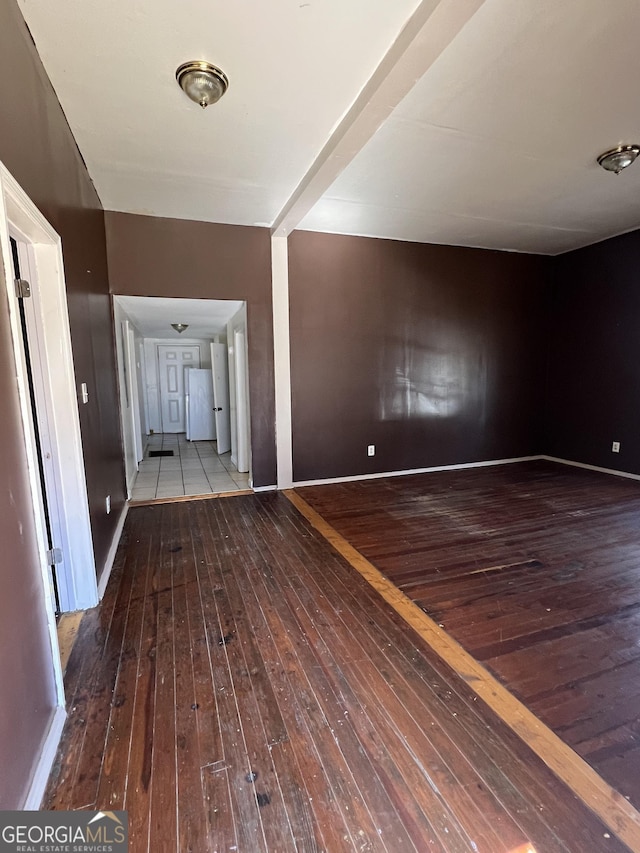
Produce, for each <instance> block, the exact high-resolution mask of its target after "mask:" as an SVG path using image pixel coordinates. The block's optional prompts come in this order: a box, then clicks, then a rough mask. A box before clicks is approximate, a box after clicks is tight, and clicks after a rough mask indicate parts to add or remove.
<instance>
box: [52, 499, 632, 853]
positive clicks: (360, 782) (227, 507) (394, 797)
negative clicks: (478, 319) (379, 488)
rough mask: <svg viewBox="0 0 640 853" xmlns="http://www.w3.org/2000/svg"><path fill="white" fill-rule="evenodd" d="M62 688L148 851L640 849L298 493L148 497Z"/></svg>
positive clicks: (89, 796) (78, 787)
mask: <svg viewBox="0 0 640 853" xmlns="http://www.w3.org/2000/svg"><path fill="white" fill-rule="evenodd" d="M65 683H66V690H67V697H68V710H69V719H68V722H67V726H66V729H65V733H64V736H63V743H62V746H61V749H60V752H59V755H58V759H57V762H56V767H55V769H54V772H53V774H52V777H51V780H50V784H49V787H48V792H47V796H46V802H45V803H44V807H45V808H57V809H62V808H81V807H95V808H101V809H121V808H123V809H126V810H128V812H129V821H130V832H131V850H132V851H133V853H141V851H154V853H156V851H159V852H160V853H164V851H177V853H185V851H193V853H204V852H205V851H227V850H238V851H251V853H253V851H276V852H277V853H286V851H296V850H298V851H328V853H334V851H343V850H345V851H349V850H350V851H356V850H357V851H366V850H375V851H378V850H380V851H384V850H386V851H389V853H395V851H401V850H413V851H424V850H440V851H444V853H451V851H454V853H455V851H486V852H487V853H501V851H504V853H507V851H509V853H511V851H515V850H516V849H519V848H520V847H521V846H522V845H525V846H524V847H523V848H522V849H523V850H527V849H529V845H533V847H534V848H535V850H536V851H537V853H555V851H576V853H578V851H579V853H584V851H587V850H588V851H600V850H603V851H604V850H606V851H620V850H626V849H628V848H627V847H625V845H624V844H622V843H621V842H620V841H619V840H618V839H617V838H616V837H615V833H614V831H613V830H612V829H611V828H610V827H608V826H607V825H606V824H604V823H602V822H601V821H600V820H599V819H598V818H596V817H595V815H594V814H593V813H592V812H591V811H590V810H589V809H587V808H586V807H585V806H584V805H583V804H582V803H581V802H580V801H579V800H578V799H577V798H576V797H575V796H574V795H573V793H572V792H571V791H570V790H569V789H568V788H567V787H566V786H565V785H564V784H562V783H561V782H560V781H559V780H558V779H557V778H556V777H555V776H554V774H553V773H551V771H550V770H549V769H548V768H547V767H546V766H545V765H544V764H543V763H542V762H541V761H540V760H539V759H538V758H537V757H536V756H535V755H534V754H533V753H532V752H531V751H530V750H529V748H528V747H527V746H525V745H524V744H523V742H522V741H521V740H520V739H519V738H518V737H517V736H516V735H515V734H514V732H513V731H511V730H510V729H509V727H508V726H506V725H505V724H504V723H503V722H502V721H501V720H500V719H498V718H497V717H496V716H495V714H494V713H493V712H492V711H491V710H490V709H489V708H488V707H487V706H486V705H485V703H484V702H483V701H482V700H481V699H479V698H478V696H477V695H476V694H475V693H474V692H473V690H472V689H471V688H470V686H469V685H468V684H467V683H466V682H465V681H464V680H463V679H461V678H459V677H458V676H456V675H455V673H454V672H453V671H452V670H451V669H450V667H449V666H448V665H447V664H446V663H444V661H443V660H442V659H441V658H440V657H438V655H437V654H435V652H434V651H433V650H432V649H431V648H430V647H429V645H427V644H426V643H425V642H424V641H423V640H422V639H421V638H420V637H419V636H417V635H416V634H415V633H414V632H413V631H412V630H411V628H410V627H409V626H408V625H407V624H406V623H405V622H404V620H403V619H402V618H401V617H400V616H399V614H398V613H397V612H396V611H395V610H393V608H391V607H390V606H389V605H388V604H387V603H386V602H385V601H384V600H383V599H382V598H381V597H380V596H379V595H378V594H377V592H376V591H375V590H374V589H373V588H372V587H371V586H370V585H369V584H367V583H366V581H365V580H364V579H363V578H362V577H361V576H360V575H359V574H358V573H356V572H355V571H354V570H353V569H352V568H351V566H350V565H349V564H348V563H347V562H346V561H345V560H344V559H343V558H342V557H340V556H339V555H338V554H337V553H336V552H335V551H334V550H333V549H332V548H331V546H330V545H329V544H328V543H327V542H326V541H325V540H324V539H323V538H322V537H321V536H320V535H319V534H318V533H317V532H316V531H315V530H313V529H312V528H311V526H310V525H309V524H308V522H307V521H306V520H305V519H304V518H303V517H302V516H301V515H300V514H299V513H298V512H297V510H296V509H295V508H294V507H293V506H292V505H291V504H290V503H289V501H287V499H286V498H285V497H284V496H283V495H281V494H276V493H271V494H264V495H253V496H239V497H232V498H227V499H224V500H217V501H202V502H188V503H178V504H166V505H162V506H151V507H139V508H135V509H132V510H131V511H130V513H129V517H128V519H127V524H126V528H125V536H124V540H123V543H122V545H121V547H120V550H119V552H118V557H117V561H116V567H115V569H114V574H113V577H112V579H111V581H110V584H109V588H108V591H107V595H106V596H105V599H104V601H103V603H102V605H101V606H100V607H98V608H96V609H94V610H92V611H88V612H87V614H86V615H85V617H84V618H83V620H82V622H81V624H80V628H79V632H78V639H77V641H76V643H75V645H74V647H73V650H72V653H71V657H70V659H69V663H68V667H67V673H66V678H65Z"/></svg>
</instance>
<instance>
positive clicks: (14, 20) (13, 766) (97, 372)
mask: <svg viewBox="0 0 640 853" xmlns="http://www.w3.org/2000/svg"><path fill="white" fill-rule="evenodd" d="M0 40H1V49H0V117H1V118H0V160H1V161H2V162H3V163H4V165H5V166H6V167H7V168H8V169H9V171H10V172H11V173H12V174H13V176H14V178H15V179H16V180H17V181H18V182H19V183H20V184H21V186H22V187H23V189H24V190H25V191H26V192H27V194H28V195H29V196H30V198H31V199H32V201H33V202H34V203H35V204H36V205H37V206H38V207H39V209H40V210H41V211H42V213H43V214H44V215H45V217H46V218H47V219H48V220H49V222H50V223H51V224H52V225H53V227H54V228H55V229H56V230H57V232H58V233H59V234H60V236H61V237H62V244H63V252H64V262H65V274H66V281H67V288H68V298H69V314H70V322H71V333H72V339H73V350H74V359H75V365H76V375H77V378H78V380H79V381H86V382H87V383H88V385H89V391H90V395H91V399H90V403H89V404H88V405H86V406H83V407H81V412H80V415H81V424H82V438H83V448H84V456H85V465H86V469H87V481H88V491H89V499H90V511H91V522H92V530H93V539H94V549H95V553H96V562H97V565H98V567H102V566H103V565H104V563H105V560H106V558H107V553H108V550H109V547H110V544H111V540H112V537H113V534H114V530H115V524H116V522H117V518H118V514H119V511H120V509H121V508H122V506H123V502H124V485H123V473H122V461H121V455H122V454H121V451H120V429H119V423H118V414H117V403H116V384H115V369H114V358H113V347H112V344H111V322H110V314H109V312H110V305H109V296H108V283H107V266H106V250H105V238H104V221H103V213H102V210H101V206H100V202H99V199H98V197H97V195H96V193H95V190H94V188H93V185H92V183H91V181H90V179H89V176H88V174H87V171H86V169H85V167H84V163H83V162H82V159H81V157H80V155H79V153H78V150H77V148H76V145H75V142H74V139H73V136H72V134H71V132H70V130H69V127H68V125H67V122H66V120H65V117H64V114H63V112H62V110H61V108H60V105H59V103H58V100H57V98H56V95H55V92H54V91H53V89H52V87H51V84H50V82H49V80H48V78H47V76H46V74H45V71H44V69H43V67H42V64H41V62H40V59H39V57H38V54H37V52H36V49H35V47H34V45H33V42H32V40H31V37H30V35H29V32H28V30H27V28H26V26H25V23H24V21H23V19H22V16H21V14H20V11H19V9H18V6H17V4H16V3H15V2H14V0H6V2H3V3H2V4H0ZM16 81H19V84H18V85H17V84H16ZM0 394H1V395H2V396H1V397H0V399H2V401H3V403H2V405H3V414H2V441H0V467H1V470H2V486H3V487H2V491H1V492H0V536H1V537H2V538H1V540H0V541H1V542H2V554H1V555H0V586H1V594H0V625H1V626H2V637H3V641H4V651H3V654H2V655H0V684H2V711H1V713H0V767H2V768H4V769H5V771H7V772H3V773H1V774H0V808H5V809H8V808H13V807H16V806H19V805H20V804H21V803H22V802H23V798H24V795H25V793H26V790H27V787H28V785H29V783H30V778H31V774H32V772H33V769H34V763H35V761H36V760H37V758H38V754H39V750H40V746H41V742H42V739H43V737H44V735H45V733H46V730H47V727H48V725H49V722H50V718H51V711H52V707H53V705H54V699H55V697H54V691H53V679H52V673H51V659H50V655H51V650H50V641H49V638H48V634H47V631H46V618H45V610H44V599H43V589H42V582H41V580H40V569H39V560H38V556H37V551H36V543H35V539H34V529H33V513H32V508H31V502H30V492H29V488H28V479H27V468H26V459H25V450H24V439H23V434H22V427H21V422H20V418H19V406H18V397H17V387H16V378H15V365H14V360H13V353H12V348H11V336H10V329H9V321H8V315H7V306H6V303H5V300H0ZM107 494H111V497H112V505H113V512H112V514H111V515H110V516H107V515H106V513H105V511H104V498H105V496H106V495H107ZM9 768H10V770H9Z"/></svg>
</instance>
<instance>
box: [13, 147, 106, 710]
mask: <svg viewBox="0 0 640 853" xmlns="http://www.w3.org/2000/svg"><path fill="white" fill-rule="evenodd" d="M0 194H1V199H0V249H1V254H2V259H3V262H4V269H5V271H7V270H8V271H11V270H12V264H11V247H10V243H9V232H10V231H11V233H12V235H15V236H17V237H18V239H19V240H21V241H24V242H26V243H27V246H28V250H29V253H30V256H31V261H32V266H34V267H35V272H36V278H35V280H34V281H32V282H31V285H32V288H36V289H37V295H38V305H37V306H36V305H34V307H36V308H37V310H36V311H34V312H33V316H34V321H35V325H36V335H37V339H38V344H39V347H40V358H39V360H38V362H37V363H36V364H34V369H37V370H39V371H40V375H39V377H38V380H37V381H38V383H39V384H40V388H41V391H42V394H43V396H44V405H45V408H46V416H47V419H48V429H49V431H50V444H51V453H52V470H53V471H54V474H55V481H56V490H57V495H58V500H57V504H58V507H59V509H61V511H62V515H61V517H60V519H59V522H60V528H61V530H62V537H63V541H62V542H61V543H60V544H58V543H54V545H56V547H61V548H62V550H63V552H64V555H65V560H64V563H63V569H62V571H61V572H60V578H61V581H62V582H60V583H59V592H60V608H61V610H62V611H71V610H84V609H87V608H89V607H94V606H95V605H96V604H97V603H98V584H97V577H96V567H95V557H94V553H93V539H92V535H91V520H90V515H89V503H88V498H87V485H86V476H85V469H84V455H83V450H82V437H81V433H80V417H79V413H78V397H77V393H76V380H75V374H74V370H73V354H72V349H71V333H70V329H69V316H68V310H67V297H66V287H65V279H64V264H63V257H62V242H61V239H60V236H59V235H58V234H57V232H56V231H55V230H54V229H53V228H52V226H51V225H50V224H49V222H48V221H47V220H46V219H45V218H44V216H43V215H42V214H41V213H40V211H39V210H38V209H37V207H36V206H35V205H34V204H33V202H32V201H31V200H30V199H29V197H28V196H27V194H26V193H25V192H24V190H22V188H21V187H20V185H19V184H18V182H17V181H16V180H15V179H14V178H13V177H12V175H11V174H10V172H9V171H8V170H7V169H6V167H5V166H4V165H3V164H2V163H0ZM3 278H4V290H5V292H6V297H7V301H8V305H9V316H10V324H11V338H12V347H13V353H14V358H15V361H16V366H17V368H18V370H17V373H18V376H17V380H18V383H17V384H18V394H19V400H20V408H21V412H22V424H23V430H24V435H25V450H26V457H27V466H28V471H29V484H30V489H31V498H32V506H33V509H34V518H35V524H36V531H37V536H38V547H39V550H40V555H39V556H40V569H41V574H42V581H43V584H44V589H45V593H46V594H45V598H46V600H47V603H48V604H47V620H48V627H49V632H50V635H51V642H52V648H53V649H54V650H55V651H56V654H55V655H54V669H55V670H56V684H57V688H58V691H59V696H60V698H61V700H62V703H64V692H63V685H62V673H61V671H60V662H59V657H58V654H57V649H58V642H57V633H56V621H55V613H54V611H53V607H52V606H51V597H50V594H49V565H48V563H47V561H46V550H47V548H46V545H45V543H46V532H45V530H44V529H43V522H42V518H43V508H42V499H41V496H40V480H39V470H38V461H37V458H36V452H35V435H34V430H33V427H32V422H31V403H30V398H29V389H28V385H27V380H26V365H25V359H24V354H23V349H22V329H21V324H20V317H19V310H18V304H17V298H16V295H15V291H14V284H13V276H11V275H6V274H5V275H4V276H3ZM70 508H72V511H71V509H70Z"/></svg>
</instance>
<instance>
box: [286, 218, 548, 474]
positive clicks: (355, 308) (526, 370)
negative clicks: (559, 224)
mask: <svg viewBox="0 0 640 853" xmlns="http://www.w3.org/2000/svg"><path fill="white" fill-rule="evenodd" d="M549 263H550V261H549V260H548V259H545V258H539V257H535V256H531V255H516V254H508V253H504V252H492V251H484V250H479V249H460V248H453V247H447V246H430V245H422V244H416V243H401V242H396V241H391V240H373V239H367V238H362V237H345V236H337V235H331V234H316V233H311V232H302V231H300V232H295V233H294V234H292V235H291V238H290V242H289V286H290V313H291V372H292V379H291V381H292V409H293V411H292V416H293V460H294V479H295V480H297V481H301V480H307V479H316V478H324V477H339V476H349V475H358V474H367V473H374V472H381V471H400V470H408V469H412V468H422V467H430V466H437V465H449V464H456V463H466V462H478V461H482V460H490V459H501V458H511V457H518V456H527V455H530V454H536V453H539V452H541V450H542V447H541V440H540V427H541V418H540V412H541V402H542V400H543V391H542V381H543V378H544V332H543V329H544V311H545V300H546V298H547V275H548V270H549ZM369 444H374V445H375V446H376V455H375V456H374V457H368V456H367V446H368V445H369Z"/></svg>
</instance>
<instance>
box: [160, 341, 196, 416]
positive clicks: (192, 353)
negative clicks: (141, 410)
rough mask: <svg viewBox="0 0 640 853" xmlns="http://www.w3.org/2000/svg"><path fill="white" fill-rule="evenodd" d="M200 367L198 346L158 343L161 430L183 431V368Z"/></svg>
mask: <svg viewBox="0 0 640 853" xmlns="http://www.w3.org/2000/svg"><path fill="white" fill-rule="evenodd" d="M189 367H200V347H198V346H187V345H185V346H173V345H167V344H158V371H159V376H160V411H161V414H162V432H184V431H185V429H186V422H185V406H184V396H185V386H184V371H185V368H189Z"/></svg>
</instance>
